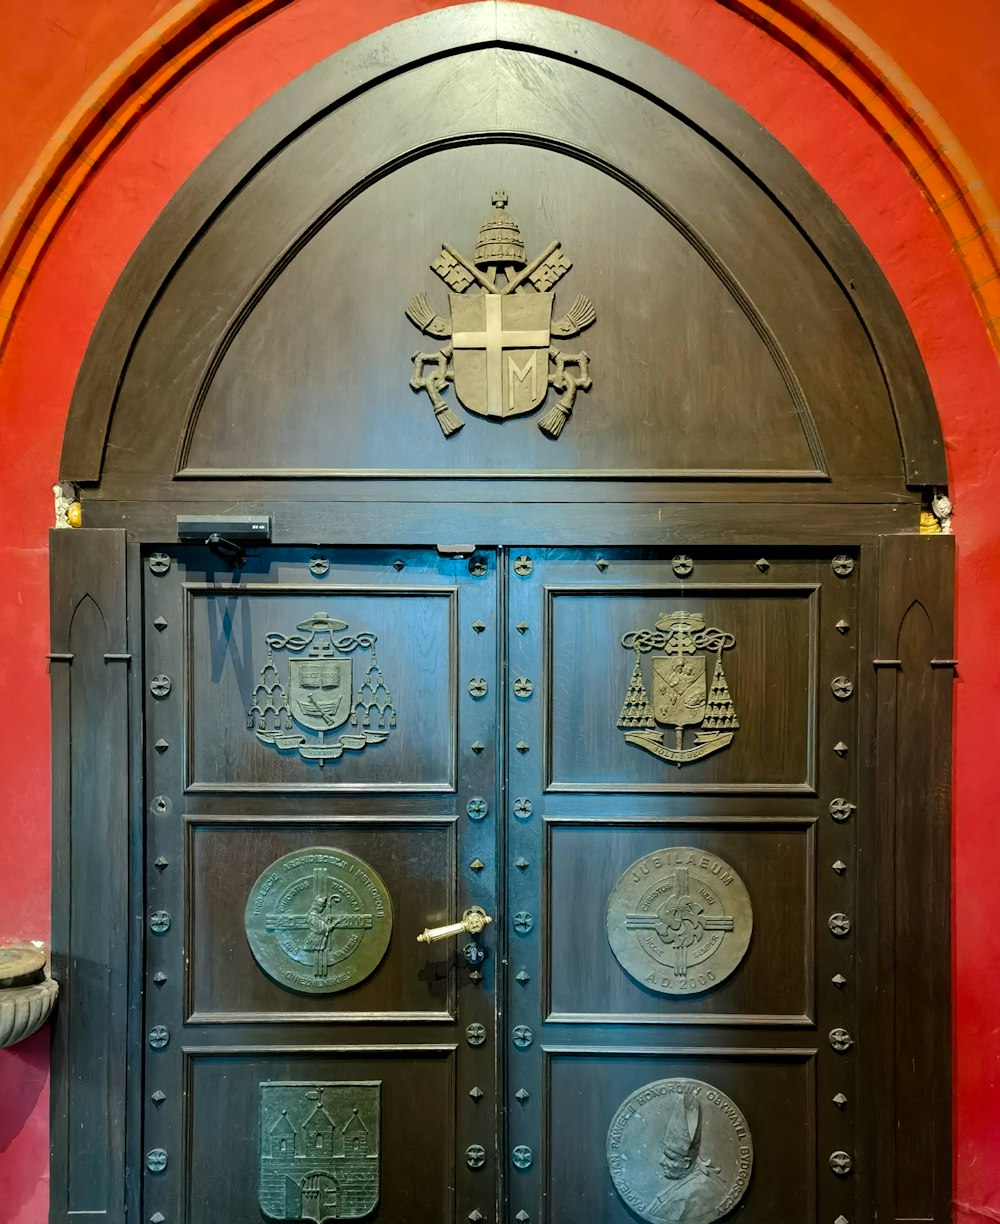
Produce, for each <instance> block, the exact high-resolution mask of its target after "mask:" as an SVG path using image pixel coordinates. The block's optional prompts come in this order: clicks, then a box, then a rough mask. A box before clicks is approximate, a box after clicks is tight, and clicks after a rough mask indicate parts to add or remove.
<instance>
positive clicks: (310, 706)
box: [247, 612, 396, 766]
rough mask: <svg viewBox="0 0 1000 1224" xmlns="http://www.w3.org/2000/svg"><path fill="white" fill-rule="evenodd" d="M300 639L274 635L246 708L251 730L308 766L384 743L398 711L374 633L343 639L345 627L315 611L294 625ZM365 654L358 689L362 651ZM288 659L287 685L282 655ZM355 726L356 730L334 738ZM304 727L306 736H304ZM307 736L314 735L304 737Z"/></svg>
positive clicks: (268, 640)
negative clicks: (346, 726)
mask: <svg viewBox="0 0 1000 1224" xmlns="http://www.w3.org/2000/svg"><path fill="white" fill-rule="evenodd" d="M296 628H297V629H298V630H299V632H298V633H278V632H273V633H268V634H266V635H265V637H264V642H265V644H266V646H267V657H266V659H265V661H264V666H263V667H262V668H261V669H260V675H259V676H258V678H257V684H256V686H255V688H254V690H253V698H252V701H251V703H250V708H249V710H247V727H248V728H249V729H250V730H251V731H253V732H254V733H255V734H256V736H257V739H258V740H260V742H261V743H262V744H268V745H270V746H271V747H273V748H277V749H278V751H279V752H297V753H298V754H299V756H300V757H301V758H302V759H303V760H304V761H315V762H316V763H317V764H318V765H320V766H323V765H325V764H326V762H327V761H336V760H339V759H340V757H342V756H343V754H344V753H345V752H348V751H349V752H363V751H364V750H365V749H366V748H368V747H369V746H370V745H372V744H384V743H385V741H386V740H387V739H388V738H389V734H390V732H391V731H392V729H393V728H394V727H395V725H396V707H395V705H394V704H393V700H392V694H391V693H390V692H389V686H388V684H387V683H386V679H385V676H384V675H383V674H382V669H381V668H380V667H379V663H378V658H377V656H376V654H375V644H376V642H377V641H378V639H377V637H376V635H375V634H374V633H368V632H366V631H363V632H354V633H344V632H342V631H343V630H345V629H347V628H348V625H347V622H346V621H342V620H334V619H333V617H330V616H327V614H326V613H325V612H316V613H314V614H313V615H312V616H310V617H309V618H308V619H307V620H304V621H300V622H299V624H298V625H297V626H296ZM359 651H360V652H361V654H362V656H363V655H365V654H367V656H368V666H367V667H364V666H362V667H361V668H359V672H360V673H361V674H360V676H359V677H358V680H359V684H358V688H357V689H356V690H355V688H354V679H355V677H354V660H353V659H352V658H351V656H352V655H355V654H356V653H357V652H359ZM284 652H287V654H288V655H294V656H297V657H294V658H288V662H287V672H286V675H287V681H286V680H285V679H284V678H283V677H282V674H281V666H280V663H281V656H282V653H284ZM348 721H349V722H350V729H349V730H347V731H345V732H343V733H342V734H339V735H336V736H333V737H332V738H331V732H334V731H337V729H338V728H339V727H342V726H344V724H345V723H347V722H348ZM298 728H301V729H302V730H298ZM302 731H307V732H309V733H310V734H309V735H303V734H302Z"/></svg>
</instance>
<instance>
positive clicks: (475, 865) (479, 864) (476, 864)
mask: <svg viewBox="0 0 1000 1224" xmlns="http://www.w3.org/2000/svg"><path fill="white" fill-rule="evenodd" d="M469 866H470V867H471V868H472V870H473V871H482V869H483V868H484V867H485V866H486V864H485V863H484V862H483V860H482V859H479V858H477V859H473V860H472V862H471V863H470V864H469Z"/></svg>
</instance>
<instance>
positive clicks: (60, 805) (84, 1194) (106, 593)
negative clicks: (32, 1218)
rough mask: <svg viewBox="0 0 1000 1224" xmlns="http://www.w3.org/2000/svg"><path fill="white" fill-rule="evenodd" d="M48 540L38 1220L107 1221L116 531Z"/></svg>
mask: <svg viewBox="0 0 1000 1224" xmlns="http://www.w3.org/2000/svg"><path fill="white" fill-rule="evenodd" d="M50 549H51V557H52V570H51V573H52V591H51V602H50V612H51V630H50V633H51V639H50V640H51V652H52V653H51V655H50V661H51V665H50V672H51V681H52V776H53V793H52V807H53V812H52V897H53V900H52V971H53V975H54V976H55V977H56V978H57V979H58V981H59V984H60V990H61V993H60V1000H59V1004H58V1006H57V1009H56V1015H55V1022H54V1026H53V1044H52V1092H51V1122H52V1144H53V1151H54V1152H56V1153H59V1159H56V1160H54V1161H53V1164H52V1184H51V1206H50V1216H49V1218H50V1220H51V1221H52V1224H59V1222H61V1221H67V1220H69V1219H71V1218H79V1217H80V1216H87V1217H88V1218H89V1219H92V1220H101V1221H104V1222H106V1224H119V1222H120V1221H124V1219H125V1178H126V1168H125V1134H126V1128H125V1050H126V1017H127V1007H126V1002H127V976H128V908H129V900H128V899H129V873H128V811H129V798H128V797H129V711H128V669H129V654H128V646H127V635H126V599H125V532H124V531H120V530H114V531H111V530H109V531H91V530H86V531H84V530H79V531H53V532H52V533H51V536H50ZM71 1118H72V1119H73V1123H74V1124H73V1125H72V1126H71V1125H70V1119H71ZM84 1120H85V1121H84Z"/></svg>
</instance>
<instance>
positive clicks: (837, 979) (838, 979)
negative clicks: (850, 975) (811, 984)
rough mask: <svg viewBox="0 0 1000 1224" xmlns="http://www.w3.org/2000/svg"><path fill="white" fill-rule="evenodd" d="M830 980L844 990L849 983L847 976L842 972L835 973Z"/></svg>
mask: <svg viewBox="0 0 1000 1224" xmlns="http://www.w3.org/2000/svg"><path fill="white" fill-rule="evenodd" d="M830 981H831V982H832V983H833V984H834V986H836V987H837V989H838V990H843V989H844V987H845V986H846V985H847V978H845V977H844V975H843V974H842V973H835V974H834V975H833V977H832V978H830Z"/></svg>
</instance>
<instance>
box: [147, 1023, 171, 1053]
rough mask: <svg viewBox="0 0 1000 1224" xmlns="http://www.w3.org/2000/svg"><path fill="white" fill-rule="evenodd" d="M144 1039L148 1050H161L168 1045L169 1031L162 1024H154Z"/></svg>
mask: <svg viewBox="0 0 1000 1224" xmlns="http://www.w3.org/2000/svg"><path fill="white" fill-rule="evenodd" d="M146 1039H147V1041H148V1042H149V1046H150V1049H153V1050H162V1049H164V1048H165V1047H166V1046H167V1045H169V1043H170V1031H169V1030H168V1029H167V1027H166V1026H165V1025H163V1024H154V1025H153V1027H152V1028H151V1029H150V1030H149V1033H148V1035H147V1038H146Z"/></svg>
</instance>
